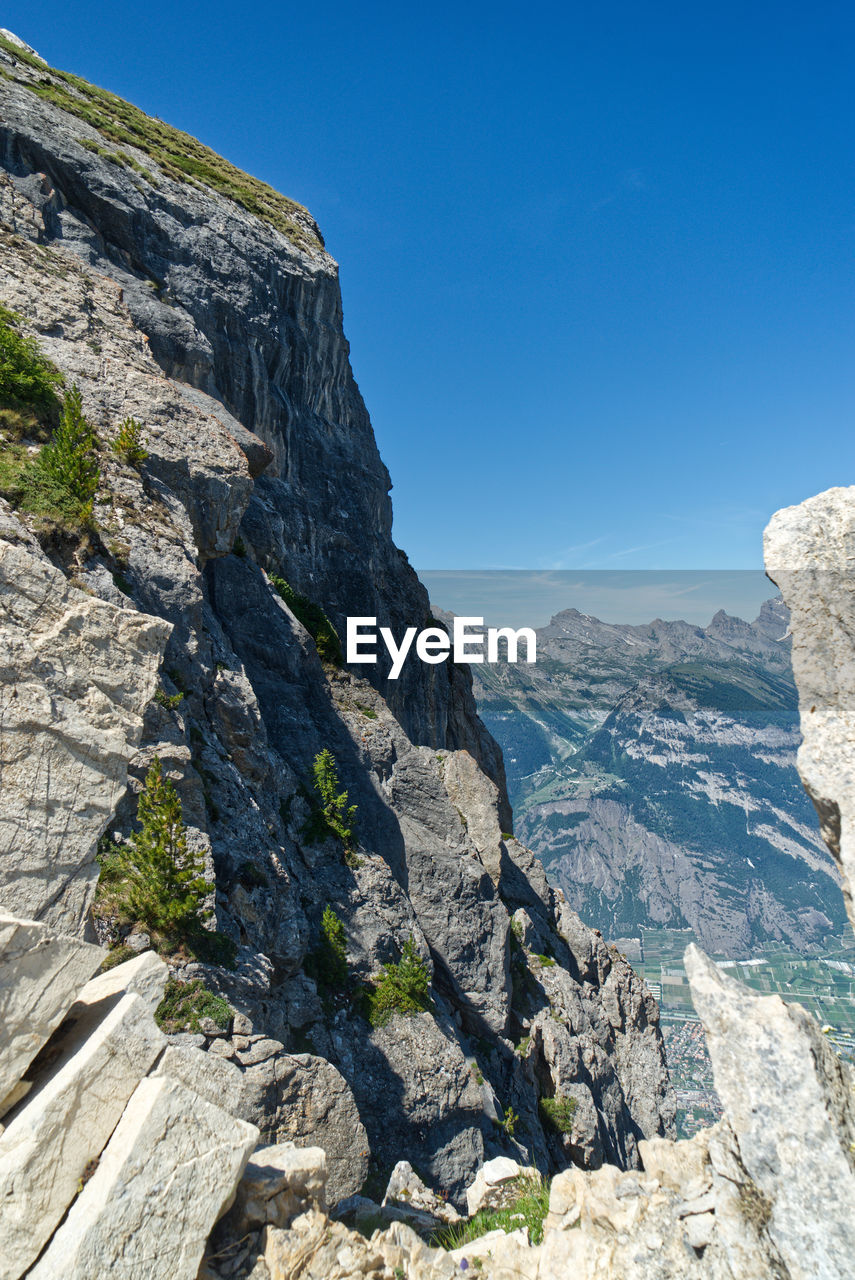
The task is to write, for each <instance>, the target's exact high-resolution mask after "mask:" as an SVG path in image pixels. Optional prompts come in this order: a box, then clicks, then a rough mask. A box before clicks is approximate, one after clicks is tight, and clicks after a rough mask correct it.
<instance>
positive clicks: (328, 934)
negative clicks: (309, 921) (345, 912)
mask: <svg viewBox="0 0 855 1280" xmlns="http://www.w3.org/2000/svg"><path fill="white" fill-rule="evenodd" d="M314 967H315V971H316V973H317V976H318V979H319V981H320V982H322V983H323V984H324V986H327V987H335V988H339V989H340V988H342V987H343V986H344V985H345V983H346V982H347V940H346V937H345V932H344V925H343V924H342V922H341V921H340V920H339V918H338V916H337V915H336V913H335V912H334V911H333V909H332V907H331V906H330V905H329V903H327V905H326V906H325V907H324V914H323V918H322V919H321V939H320V942H319V943H318V946H317V949H316V951H315V954H314Z"/></svg>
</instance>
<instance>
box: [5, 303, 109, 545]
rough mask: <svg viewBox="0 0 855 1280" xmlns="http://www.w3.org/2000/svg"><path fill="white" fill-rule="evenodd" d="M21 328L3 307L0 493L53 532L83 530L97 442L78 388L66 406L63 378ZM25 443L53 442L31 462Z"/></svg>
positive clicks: (94, 480)
mask: <svg viewBox="0 0 855 1280" xmlns="http://www.w3.org/2000/svg"><path fill="white" fill-rule="evenodd" d="M18 325H19V320H18V317H17V316H16V315H15V314H14V313H13V312H11V311H8V310H7V309H6V308H5V307H0V433H2V440H0V494H2V496H3V497H4V498H6V499H7V500H8V501H9V502H10V503H11V505H12V506H13V507H14V508H15V509H16V510H18V511H22V512H27V513H28V514H30V515H33V516H38V517H40V518H41V519H42V520H43V521H45V522H46V524H47V525H48V526H51V525H52V526H54V527H59V528H64V529H66V530H68V531H71V530H74V531H79V530H80V529H81V528H88V527H89V526H90V525H91V521H92V506H93V500H94V497H95V493H96V490H97V488H98V480H99V477H100V471H99V468H98V458H97V453H96V450H97V445H98V440H97V437H96V435H95V432H94V430H93V428H92V427H91V426H90V424H89V423H88V422H87V421H86V419H85V418H84V416H83V406H82V402H81V398H80V392H79V391H78V389H77V388H76V387H73V388H72V390H71V391H69V392H68V393H67V394H66V396H65V399H64V400H63V403H62V405H61V406H60V402H59V399H58V397H57V393H56V388H57V387H58V386H59V385H60V384H61V383H62V376H61V375H60V374H59V372H58V371H57V370H56V369H55V368H54V367H53V365H52V364H51V363H50V361H48V360H47V359H46V358H45V357H44V356H43V355H42V354H41V352H40V351H39V348H38V344H37V343H36V341H35V340H34V339H33V338H25V337H22V336H21V334H20V332H19V329H18ZM53 428H55V430H53V433H52V437H51V432H52V429H53ZM25 440H32V441H36V442H44V441H47V442H48V443H44V444H43V446H42V449H41V452H40V453H39V454H38V455H37V457H35V458H32V457H31V456H30V453H29V451H28V449H27V447H26V445H25V444H24V443H23V441H25Z"/></svg>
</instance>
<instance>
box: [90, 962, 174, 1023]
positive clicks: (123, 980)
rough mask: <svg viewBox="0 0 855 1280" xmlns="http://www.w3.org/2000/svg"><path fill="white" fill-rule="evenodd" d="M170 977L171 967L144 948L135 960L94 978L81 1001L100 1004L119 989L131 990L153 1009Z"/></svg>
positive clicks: (120, 990) (119, 990)
mask: <svg viewBox="0 0 855 1280" xmlns="http://www.w3.org/2000/svg"><path fill="white" fill-rule="evenodd" d="M168 977H169V969H168V968H167V966H166V964H165V963H164V961H163V960H161V958H160V956H158V955H155V953H154V952H153V951H144V952H143V953H142V955H139V956H135V957H134V959H133V960H126V961H125V962H124V964H117V965H114V966H113V968H112V969H107V970H106V971H105V972H104V973H99V974H98V976H97V977H95V978H92V980H91V981H90V982H87V984H86V986H85V987H84V988H83V990H82V991H81V992H80V996H79V1000H80V1003H81V1004H97V1003H98V1002H99V1001H100V1000H108V999H109V998H110V997H111V996H115V995H117V994H118V993H119V992H126V991H132V992H133V993H134V994H135V995H138V996H140V997H141V999H142V1000H143V1001H144V1003H145V1004H146V1005H147V1006H148V1008H149V1010H150V1011H151V1012H152V1013H154V1011H155V1010H156V1009H157V1006H158V1005H159V1004H160V1002H161V1000H162V999H163V992H164V990H165V988H166V980H167V978H168Z"/></svg>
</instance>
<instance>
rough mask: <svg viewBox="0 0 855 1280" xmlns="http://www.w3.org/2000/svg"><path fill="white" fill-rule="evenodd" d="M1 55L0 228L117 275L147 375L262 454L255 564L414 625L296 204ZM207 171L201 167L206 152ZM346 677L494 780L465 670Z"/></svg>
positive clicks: (108, 100)
mask: <svg viewBox="0 0 855 1280" xmlns="http://www.w3.org/2000/svg"><path fill="white" fill-rule="evenodd" d="M0 52H2V50H0ZM5 58H6V63H5V65H6V66H9V67H12V68H13V70H11V71H10V73H9V74H10V76H11V78H6V79H5V81H4V84H3V95H4V96H3V103H4V117H5V118H4V122H3V132H2V142H0V145H2V164H3V168H4V169H5V170H6V172H7V173H8V174H9V175H10V176H11V177H12V178H13V179H14V183H15V188H16V190H17V191H18V192H20V193H21V194H22V195H23V196H24V197H25V204H24V206H23V207H22V208H21V209H19V210H18V212H17V213H12V214H11V225H12V226H13V227H18V228H19V229H21V230H23V231H25V232H26V231H31V230H32V228H33V221H32V220H33V219H35V220H36V221H37V222H38V223H40V224H42V230H41V233H40V238H41V239H42V240H43V242H45V243H51V242H58V241H60V242H62V244H63V245H64V246H65V247H67V248H69V249H71V250H72V251H73V252H74V253H75V254H76V255H77V256H78V257H79V258H80V259H81V260H82V261H84V262H86V263H87V264H88V265H89V266H90V267H92V268H93V269H94V270H95V271H96V272H98V273H100V274H103V275H107V276H109V277H110V278H111V279H112V280H114V281H115V282H116V283H117V284H119V286H120V287H121V289H122V291H123V300H124V302H125V305H126V306H127V308H128V312H129V314H130V317H131V319H132V321H133V323H134V324H135V325H136V326H137V327H138V328H139V330H140V331H141V332H142V333H144V334H145V335H146V337H147V339H148V345H149V349H150V351H151V353H152V355H153V357H154V359H155V361H156V362H157V364H158V366H159V367H160V368H161V369H162V370H163V372H164V373H165V374H166V375H167V377H169V378H171V379H175V380H176V381H177V382H178V383H180V384H181V386H182V387H183V388H184V389H185V393H186V391H187V390H189V389H191V388H193V389H199V390H200V391H203V392H205V393H206V394H207V395H209V396H211V397H213V399H214V400H215V401H217V402H219V403H220V404H221V405H222V406H223V407H224V409H225V410H227V411H228V412H227V413H225V414H223V413H221V415H220V416H221V418H222V420H223V421H224V423H225V426H226V429H227V430H228V431H229V432H231V434H233V435H234V437H235V438H236V439H237V440H238V442H239V443H241V444H242V446H243V447H244V448H245V450H246V453H247V458H248V461H249V466H250V470H251V471H252V472H253V474H255V475H258V474H259V473H260V472H261V471H262V470H263V471H264V475H263V478H261V479H260V480H259V483H258V484H257V485H256V486H255V489H254V491H253V494H252V497H251V499H250V502H249V506H248V509H247V510H246V513H245V528H244V530H243V531H242V532H243V536H244V538H245V539H246V540H247V541H249V542H251V543H252V544H253V547H254V548H255V549H256V552H257V559H258V562H259V563H260V564H261V565H262V566H263V567H264V568H265V569H268V570H269V571H272V572H277V573H281V572H282V570H283V568H285V567H287V570H288V574H287V576H288V579H289V581H290V583H291V585H292V586H293V587H294V588H295V589H296V590H298V591H300V592H302V593H304V594H305V595H307V596H309V597H310V598H311V599H313V600H317V601H319V602H322V603H323V604H324V606H325V607H326V609H327V610H328V612H329V614H330V616H331V618H332V620H333V622H334V623H336V624H338V625H341V624H342V621H343V618H344V617H346V616H347V615H348V614H353V615H376V616H377V617H378V619H379V621H380V623H381V624H382V625H389V626H392V627H393V629H394V630H395V631H396V634H397V633H399V632H400V631H401V630H402V629H403V628H404V627H405V626H407V625H412V624H413V621H414V620H418V622H419V623H420V622H422V621H423V620H424V619H426V618H427V616H428V613H429V604H428V598H427V593H426V592H425V590H424V588H423V587H422V586H421V584H420V583H419V582H418V579H417V578H416V576H415V574H414V573H413V571H412V569H411V568H410V567H409V564H408V563H407V560H406V557H405V556H404V555H403V554H402V553H401V552H400V551H399V550H398V549H397V548H396V547H395V546H394V544H393V542H392V540H391V528H392V505H391V501H390V499H389V488H390V480H389V474H388V472H387V470H386V468H385V466H384V465H383V462H382V460H381V458H380V455H379V453H378V451H377V446H376V443H375V440H374V434H373V432H372V430H371V423H370V421H369V418H368V413H367V411H366V409H365V405H364V403H363V400H362V397H361V395H360V394H359V389H358V387H357V386H356V383H355V381H354V378H353V374H352V372H351V368H350V362H349V358H348V357H349V347H348V343H347V340H346V339H345V337H344V333H343V329H342V309H341V296H340V293H339V287H338V272H337V267H336V264H335V262H334V261H333V260H332V258H331V257H330V256H329V254H327V253H326V251H325V250H324V248H323V242H322V240H321V237H320V233H319V231H318V229H317V226H316V225H315V223H314V221H313V219H312V218H311V216H310V215H309V214H308V213H307V212H306V211H305V210H304V209H302V208H301V207H300V206H298V205H295V204H293V202H290V201H283V200H282V198H281V197H277V199H278V200H279V201H280V202H281V204H282V205H283V206H284V210H282V211H277V217H276V221H277V224H278V225H279V226H281V227H282V228H283V229H282V230H279V229H277V227H276V226H274V225H272V224H271V223H270V222H268V221H265V220H262V219H260V218H258V217H256V216H253V214H252V213H251V212H250V211H249V209H247V208H244V207H242V206H241V205H240V204H238V203H236V202H235V201H234V200H231V199H223V198H221V197H219V196H218V195H217V193H216V192H215V191H212V190H211V189H210V188H208V187H206V186H204V185H202V184H201V182H200V181H199V180H198V179H197V178H195V177H194V176H193V175H194V173H195V171H196V170H198V169H200V164H201V162H197V163H196V165H195V166H194V164H193V161H194V160H195V159H196V157H195V151H194V149H193V148H192V147H189V148H188V146H187V144H190V143H191V142H192V140H191V139H187V138H186V136H185V135H182V134H178V133H177V131H172V130H169V129H168V128H167V127H166V126H163V125H161V124H160V122H154V121H150V120H148V119H147V117H145V116H142V114H141V113H135V112H134V111H133V109H132V108H129V107H128V106H127V104H122V103H120V100H119V99H115V98H113V97H112V95H109V94H104V93H103V92H102V91H99V90H93V89H92V88H91V86H87V85H85V82H82V81H77V80H76V79H74V78H70V77H60V76H58V75H54V76H52V75H51V74H50V73H49V72H48V71H47V69H46V68H44V67H39V66H38V65H37V64H36V65H32V64H28V63H27V62H25V61H21V60H20V56H17V57H16V56H15V55H14V54H13V53H10V52H9V48H8V47H7V51H6V54H5ZM10 58H11V59H12V61H11V63H10V61H9V59H10ZM57 103H62V104H63V106H65V107H66V108H68V110H58V109H57V106H56V104H57ZM91 120H94V121H97V122H100V123H101V124H102V126H103V128H104V129H106V130H107V135H106V136H105V133H104V132H102V131H101V130H100V129H98V128H95V127H93V126H92V124H90V123H89V121H91ZM111 136H116V137H119V138H122V139H126V140H125V141H123V142H122V143H121V145H119V144H117V143H116V142H113V141H111ZM128 140H130V142H129V141H128ZM134 140H135V141H137V142H140V143H142V144H144V145H146V146H148V147H149V148H150V150H151V153H152V154H150V153H149V152H147V151H142V150H139V149H136V148H135V147H134V146H133V145H132V141H134ZM195 145H196V147H198V144H195ZM123 147H124V150H123ZM209 155H210V153H209ZM155 156H157V157H158V158H159V159H160V161H161V162H162V164H163V166H164V169H165V170H166V172H168V173H175V174H177V176H178V177H179V178H182V177H184V176H185V175H184V170H183V169H182V168H180V167H179V168H178V169H176V168H175V163H176V158H177V162H178V164H179V166H180V165H182V164H183V165H184V167H185V168H186V169H188V170H189V172H188V173H187V175H186V180H183V181H176V180H175V178H169V177H167V176H166V173H165V172H164V169H161V168H160V167H159V165H158V164H157V163H155ZM188 156H189V158H188ZM214 161H218V158H217V157H213V156H211V162H214ZM218 163H219V164H220V165H223V166H224V162H221V161H218ZM224 167H225V166H224ZM141 170H142V171H143V172H144V173H145V174H146V175H147V176H146V177H143V174H142V172H141ZM208 170H211V172H212V173H214V175H215V177H216V165H214V164H213V163H208V164H207V167H202V172H203V173H204V174H205V175H206V176H207V174H208ZM149 179H151V181H149ZM259 185H260V184H259ZM235 189H236V190H238V191H243V190H244V178H243V175H238V182H237V183H236V184H235ZM273 194H274V193H271V195H273ZM249 203H250V204H252V205H253V207H255V205H254V202H253V201H250V202H249ZM206 407H207V411H208V412H211V411H212V410H213V412H215V413H216V412H217V409H216V406H213V407H212V406H210V405H207V406H206ZM237 424H240V426H238V425H237ZM247 430H248V431H249V432H252V433H254V434H255V435H257V436H258V437H259V438H260V440H262V441H263V442H264V444H265V445H266V446H267V449H264V448H262V447H261V446H260V445H259V443H258V440H256V441H252V440H251V439H250V438H249V437H248V436H247ZM271 455H272V460H270V459H271ZM342 634H343V632H342ZM420 665H421V664H420ZM362 674H364V675H366V676H367V678H369V679H376V681H377V683H378V687H380V689H381V690H382V692H383V693H384V696H385V698H386V701H387V702H388V703H389V705H390V706H391V707H392V709H393V711H394V713H395V714H396V716H397V717H398V718H399V720H400V721H401V723H402V724H403V726H404V728H405V729H406V730H407V732H408V733H409V734H410V736H411V737H412V738H413V740H414V741H417V742H423V743H425V744H426V745H429V746H434V747H448V748H451V749H456V748H465V749H466V750H468V751H470V752H471V753H472V754H473V755H474V756H475V758H476V759H477V760H479V762H480V763H482V764H483V765H484V767H485V769H486V772H487V773H488V774H489V775H490V776H491V777H492V778H493V779H494V780H495V781H496V783H497V784H498V785H499V787H500V790H502V791H504V774H503V766H502V761H501V753H500V751H499V750H498V748H497V747H496V745H495V743H494V742H493V741H492V739H491V738H490V736H489V735H488V734H487V733H486V732H485V731H484V729H483V727H482V726H481V725H480V723H479V722H478V720H477V716H476V713H475V706H474V702H473V700H472V697H471V693H470V682H469V680H468V678H467V673H465V672H464V671H462V670H460V669H455V668H453V667H452V666H451V665H450V664H442V665H441V666H438V667H431V668H423V667H422V669H420V670H418V671H417V670H415V668H414V665H413V664H409V665H408V668H407V670H406V671H405V673H404V674H403V675H402V677H401V678H400V679H399V680H398V681H395V682H389V681H387V680H386V679H385V674H386V671H385V669H384V668H383V666H382V665H381V664H378V666H377V667H376V668H370V667H365V668H363V669H362ZM505 816H506V817H508V818H509V813H506V815H505ZM508 825H509V824H508Z"/></svg>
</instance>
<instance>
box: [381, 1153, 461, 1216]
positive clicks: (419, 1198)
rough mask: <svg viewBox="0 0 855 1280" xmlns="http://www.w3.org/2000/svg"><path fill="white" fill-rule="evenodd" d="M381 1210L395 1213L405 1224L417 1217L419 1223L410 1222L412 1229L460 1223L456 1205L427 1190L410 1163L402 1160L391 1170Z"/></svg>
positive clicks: (428, 1188)
mask: <svg viewBox="0 0 855 1280" xmlns="http://www.w3.org/2000/svg"><path fill="white" fill-rule="evenodd" d="M382 1207H383V1208H384V1209H389V1208H391V1209H394V1210H395V1211H396V1212H397V1214H399V1215H400V1216H401V1218H402V1220H403V1221H404V1222H407V1221H411V1218H410V1217H409V1216H408V1215H414V1216H415V1217H416V1219H417V1221H412V1222H411V1225H413V1226H417V1225H422V1226H424V1225H427V1226H428V1227H430V1226H431V1225H437V1224H439V1223H442V1222H445V1223H454V1222H459V1221H460V1214H459V1213H458V1212H457V1210H456V1209H455V1208H454V1205H452V1204H449V1203H448V1201H447V1200H443V1199H442V1198H441V1197H440V1196H438V1195H437V1194H436V1192H434V1191H431V1189H430V1187H427V1186H425V1184H424V1183H423V1182H422V1180H421V1178H420V1177H419V1175H418V1174H417V1173H416V1172H415V1170H414V1169H413V1166H412V1165H411V1164H410V1162H409V1161H408V1160H399V1161H398V1163H397V1164H396V1165H395V1167H394V1169H393V1170H392V1173H391V1174H390V1177H389V1182H388V1184H387V1186H386V1194H385V1195H384V1197H383V1205H382Z"/></svg>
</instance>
